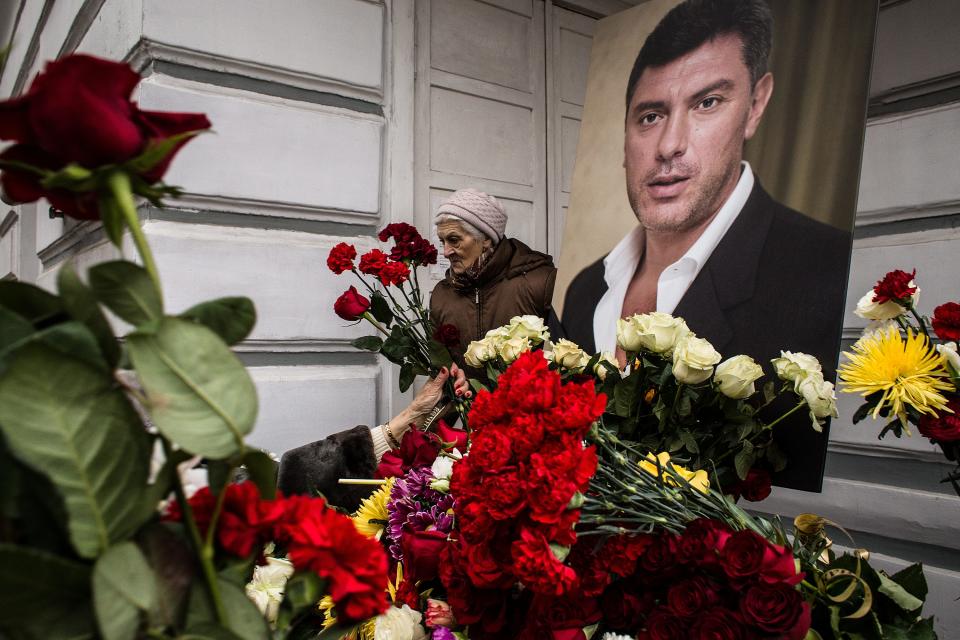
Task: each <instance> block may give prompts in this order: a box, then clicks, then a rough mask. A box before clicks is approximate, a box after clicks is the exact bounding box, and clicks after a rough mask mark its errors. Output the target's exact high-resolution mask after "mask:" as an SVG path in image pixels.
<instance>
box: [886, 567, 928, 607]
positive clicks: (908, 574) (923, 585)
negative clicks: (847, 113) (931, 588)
mask: <svg viewBox="0 0 960 640" xmlns="http://www.w3.org/2000/svg"><path fill="white" fill-rule="evenodd" d="M890 579H891V580H893V581H894V582H896V583H897V584H899V585H900V586H901V587H903V588H904V589H906V590H907V593H909V594H910V595H912V596H914V597H917V598H920V599H921V600H926V599H927V578H926V576H924V575H923V565H922V564H920V563H917V564H912V565H910V566H909V567H906V568H904V569H901V570H900V571H898V572H896V573H895V574H893V575H892V576H890Z"/></svg>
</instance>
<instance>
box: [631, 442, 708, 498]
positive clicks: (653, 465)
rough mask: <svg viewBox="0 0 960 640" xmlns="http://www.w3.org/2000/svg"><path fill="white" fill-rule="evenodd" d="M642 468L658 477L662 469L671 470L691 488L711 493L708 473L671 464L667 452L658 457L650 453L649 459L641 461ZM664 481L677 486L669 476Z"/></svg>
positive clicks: (662, 452)
mask: <svg viewBox="0 0 960 640" xmlns="http://www.w3.org/2000/svg"><path fill="white" fill-rule="evenodd" d="M658 464H659V466H658ZM640 468H641V469H643V470H644V471H646V472H647V473H649V474H650V475H652V476H656V477H660V469H669V470H670V471H672V472H673V473H675V474H677V475H678V476H680V477H681V478H683V479H684V480H686V481H687V482H688V483H690V486H691V487H693V488H694V489H696V490H697V491H699V492H700V493H707V492H709V491H710V478H709V477H708V476H707V472H706V471H704V470H703V469H700V470H699V471H691V470H690V469H687V468H686V467H684V466H681V465H679V464H674V463H673V462H670V454H669V453H667V452H666V451H661V452H660V453H658V454H657V455H653V454H652V453H648V454H647V459H646V460H641V461H640ZM663 480H664V482H665V483H666V484H668V485H674V486H676V484H677V482H676V480H674V479H673V478H671V477H670V476H668V475H665V476H663Z"/></svg>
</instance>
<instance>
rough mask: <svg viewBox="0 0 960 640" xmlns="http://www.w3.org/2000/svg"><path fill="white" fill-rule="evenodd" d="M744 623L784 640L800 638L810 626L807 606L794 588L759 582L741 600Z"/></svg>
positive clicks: (797, 639)
mask: <svg viewBox="0 0 960 640" xmlns="http://www.w3.org/2000/svg"><path fill="white" fill-rule="evenodd" d="M740 613H741V614H742V615H743V619H744V622H746V623H747V624H749V625H751V626H753V627H756V628H758V629H760V630H762V631H765V632H767V633H771V634H775V635H776V637H778V638H784V639H785V640H800V639H801V638H803V637H804V636H805V635H806V634H807V630H808V629H809V628H810V605H809V604H807V602H806V601H805V600H804V599H803V597H802V596H801V595H800V592H798V591H797V590H796V589H794V588H793V587H790V586H788V585H785V584H782V583H780V584H759V585H756V586H754V587H751V588H750V589H749V590H747V593H746V594H745V595H744V596H743V599H742V600H741V601H740Z"/></svg>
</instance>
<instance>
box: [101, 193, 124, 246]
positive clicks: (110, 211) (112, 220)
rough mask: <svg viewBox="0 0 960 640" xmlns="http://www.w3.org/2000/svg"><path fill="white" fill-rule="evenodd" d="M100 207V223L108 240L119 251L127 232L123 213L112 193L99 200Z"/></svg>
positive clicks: (102, 196)
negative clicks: (124, 234)
mask: <svg viewBox="0 0 960 640" xmlns="http://www.w3.org/2000/svg"><path fill="white" fill-rule="evenodd" d="M98 204H99V206H100V222H102V223H103V231H104V233H106V234H107V238H109V239H110V242H112V243H113V245H114V246H115V247H117V248H118V249H120V248H122V247H123V233H124V231H125V230H126V225H125V223H124V217H123V211H122V210H121V209H120V205H119V204H118V203H117V200H116V198H114V197H113V194H111V193H104V194H103V195H101V196H100V198H99V200H98Z"/></svg>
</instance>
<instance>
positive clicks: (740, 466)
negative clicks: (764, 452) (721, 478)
mask: <svg viewBox="0 0 960 640" xmlns="http://www.w3.org/2000/svg"><path fill="white" fill-rule="evenodd" d="M756 458H757V456H756V454H755V453H754V452H753V450H752V448H751V449H750V450H749V451H748V450H747V448H746V447H744V448H743V449H741V450H740V452H739V453H738V454H737V455H736V456H735V457H734V458H733V465H734V467H736V469H737V477H739V478H740V479H741V480H746V479H747V472H749V471H750V469H751V467H753V463H754V462H755V461H756Z"/></svg>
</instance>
